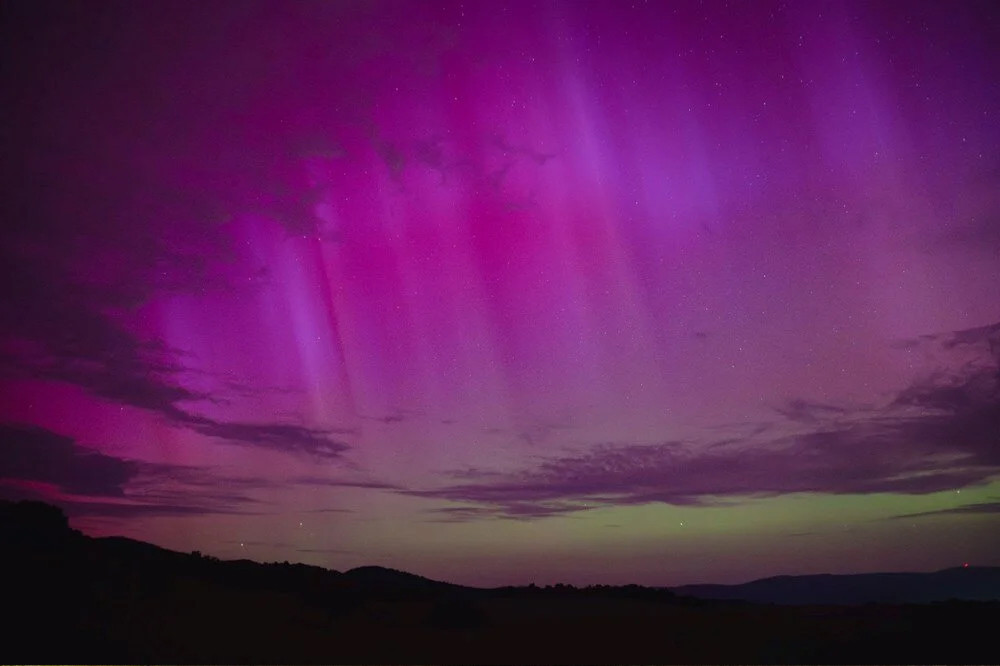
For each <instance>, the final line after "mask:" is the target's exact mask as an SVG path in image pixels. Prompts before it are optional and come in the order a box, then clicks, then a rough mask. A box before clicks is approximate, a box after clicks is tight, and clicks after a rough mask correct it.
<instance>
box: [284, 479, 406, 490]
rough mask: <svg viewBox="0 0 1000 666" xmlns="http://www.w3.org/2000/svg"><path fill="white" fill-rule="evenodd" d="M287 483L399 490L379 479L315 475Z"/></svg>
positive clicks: (395, 486)
mask: <svg viewBox="0 0 1000 666" xmlns="http://www.w3.org/2000/svg"><path fill="white" fill-rule="evenodd" d="M289 483H295V484H300V485H306V486H332V487H336V488H369V489H372V490H399V489H400V486H397V485H394V484H391V483H381V482H379V481H364V480H351V479H326V478H323V477H317V476H303V477H298V478H295V479H291V480H290V481H289Z"/></svg>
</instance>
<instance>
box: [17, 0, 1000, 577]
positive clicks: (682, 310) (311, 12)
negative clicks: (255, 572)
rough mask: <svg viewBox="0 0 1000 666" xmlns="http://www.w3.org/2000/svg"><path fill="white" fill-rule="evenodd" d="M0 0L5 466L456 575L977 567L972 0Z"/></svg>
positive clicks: (977, 152)
mask: <svg viewBox="0 0 1000 666" xmlns="http://www.w3.org/2000/svg"><path fill="white" fill-rule="evenodd" d="M0 14H2V23H3V39H2V40H0V48H2V49H3V53H2V54H0V72H2V81H3V83H2V85H0V95H2V96H3V97H2V101H0V114H2V122H0V128H2V129H0V131H2V133H3V139H2V146H3V154H4V158H3V160H2V165H3V188H4V189H3V232H2V246H0V248H2V249H0V267H2V268H0V270H2V275H3V281H2V285H3V286H2V290H3V292H2V296H3V297H2V299H0V382H2V383H0V396H2V399H0V424H2V425H0V496H2V497H6V498H22V497H31V498H40V499H45V500H47V501H51V502H54V503H57V504H59V505H61V506H63V507H64V508H65V509H66V511H67V513H68V514H69V515H70V517H71V520H72V523H73V525H74V526H75V527H77V528H79V529H81V530H83V531H85V532H87V533H89V534H95V535H104V534H123V535H126V536H130V537H133V538H138V539H143V540H147V541H151V542H153V543H156V544H159V545H162V546H165V547H168V548H174V549H177V550H183V551H191V550H200V551H202V552H205V553H210V554H213V555H216V556H220V557H225V558H238V557H247V558H251V559H255V560H261V561H264V560H289V561H302V562H307V563H311V564H318V565H322V566H327V567H330V568H335V569H345V568H350V567H353V566H358V565H363V564H379V565H384V566H389V567H393V568H397V569H404V570H407V571H412V572H414V573H418V574H421V575H425V576H429V577H432V578H438V579H442V580H448V581H452V582H458V583H464V584H471V585H499V584H526V583H529V582H532V581H534V582H537V583H539V584H542V583H552V582H567V583H574V584H589V583H641V584H649V585H670V584H682V583H693V582H735V581H743V580H749V579H751V578H754V577H761V576H766V575H774V574H794V573H818V572H831V573H834V572H835V573H850V572H862V571H892V570H933V569H939V568H944V567H948V566H956V565H959V564H961V563H963V562H974V563H976V564H980V565H1000V547H998V546H1000V540H998V539H997V537H996V535H997V534H1000V529H998V528H1000V286H998V285H1000V49H998V47H997V45H998V44H1000V12H998V11H997V10H996V8H995V7H994V6H993V3H990V2H959V3H945V2H901V3H889V2H746V3H742V2H731V3H724V2H705V3H696V2H677V3H672V2H650V3H644V2H634V3H629V2H621V3H619V2H564V3H556V2H540V3H528V2H512V3H494V2H465V3H459V2H444V3H414V2H372V3H368V2H326V3H314V2H298V3H285V2H274V3H272V2H218V1H215V2H206V3H167V2H141V3H133V2H101V3H96V2H95V3H78V2H64V3H52V2H5V3H4V4H3V6H2V8H0Z"/></svg>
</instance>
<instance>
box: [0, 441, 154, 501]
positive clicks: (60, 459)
mask: <svg viewBox="0 0 1000 666" xmlns="http://www.w3.org/2000/svg"><path fill="white" fill-rule="evenodd" d="M139 467H140V466H139V464H138V463H136V462H133V461H129V460H123V459H121V458H115V457H112V456H107V455H104V454H102V453H98V452H97V451H92V450H89V449H86V448H83V447H81V446H78V445H77V444H76V442H74V441H73V440H72V439H70V438H68V437H63V436H62V435H58V434H56V433H54V432H51V431H49V430H44V429H42V428H34V427H30V426H23V427H22V426H12V425H0V479H6V480H17V481H32V482H40V483H47V484H52V485H55V486H58V487H59V488H61V489H62V490H63V491H64V492H66V493H72V494H76V495H92V496H105V497H121V496H123V495H124V487H125V485H126V484H127V483H128V482H129V480H131V479H132V478H133V477H134V476H136V475H137V474H138V473H139Z"/></svg>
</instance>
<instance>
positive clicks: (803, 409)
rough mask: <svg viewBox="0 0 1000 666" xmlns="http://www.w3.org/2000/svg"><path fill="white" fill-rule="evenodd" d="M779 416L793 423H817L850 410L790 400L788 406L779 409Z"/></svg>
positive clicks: (806, 401)
mask: <svg viewBox="0 0 1000 666" xmlns="http://www.w3.org/2000/svg"><path fill="white" fill-rule="evenodd" d="M776 411H777V412H778V413H779V414H781V415H782V416H784V417H785V418H787V419H789V420H791V421H802V422H808V423H815V422H817V421H822V420H825V419H827V418H829V417H830V416H833V415H837V414H844V413H847V412H848V410H847V409H845V408H843V407H838V406H836V405H827V404H822V403H818V402H809V401H808V400H801V399H798V400H790V401H788V403H787V404H785V405H783V406H781V407H779V408H777V410H776Z"/></svg>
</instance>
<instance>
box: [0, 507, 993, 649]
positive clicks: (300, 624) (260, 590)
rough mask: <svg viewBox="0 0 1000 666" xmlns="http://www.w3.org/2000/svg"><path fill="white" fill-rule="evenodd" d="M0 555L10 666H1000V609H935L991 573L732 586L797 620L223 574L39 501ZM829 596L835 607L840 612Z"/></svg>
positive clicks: (212, 561)
mask: <svg viewBox="0 0 1000 666" xmlns="http://www.w3.org/2000/svg"><path fill="white" fill-rule="evenodd" d="M0 544H2V549H0V577H2V581H0V582H2V589H3V590H4V600H5V601H6V604H5V606H6V608H8V609H10V610H12V611H13V612H11V613H8V616H9V619H7V620H6V621H4V622H3V623H2V624H0V627H2V628H0V661H3V662H7V663H12V662H30V663H134V662H143V663H208V662H217V663H345V662H346V663H490V664H492V663H620V662H646V663H648V662H655V663H671V662H674V663H677V662H682V663H721V662H742V663H829V662H838V663H858V662H879V663H997V662H998V661H1000V650H998V648H997V642H996V641H995V636H994V634H995V627H996V626H1000V603H998V602H997V601H973V600H951V601H940V600H938V599H940V598H941V597H942V595H944V596H947V595H949V594H952V595H953V596H956V595H957V596H960V595H962V594H968V595H971V594H976V593H977V592H976V591H975V589H973V587H974V586H975V585H979V583H975V584H973V583H970V581H987V580H994V581H995V576H996V570H995V569H974V568H971V567H970V569H969V570H963V571H955V570H947V571H943V572H938V573H937V574H874V575H871V576H860V577H855V576H846V577H843V576H830V577H822V576H820V577H779V578H775V579H765V580H763V581H755V582H754V583H750V584H747V585H744V586H729V587H728V588H726V589H728V590H729V592H728V594H732V593H733V592H734V591H735V592H736V593H739V594H741V595H744V597H746V596H748V595H750V594H751V593H753V594H756V595H758V596H757V597H755V598H754V600H756V601H761V600H766V601H773V600H774V599H779V598H780V601H779V603H781V604H789V603H792V601H791V600H793V599H795V598H801V599H808V602H809V603H808V605H794V606H793V605H776V604H771V603H768V604H762V603H751V602H750V601H746V600H735V601H733V600H711V599H696V598H694V597H692V596H685V595H683V594H678V593H677V592H678V591H680V592H685V593H694V592H697V593H698V594H702V595H704V596H710V595H711V594H722V593H723V592H725V590H724V589H723V588H725V586H688V587H684V588H678V590H673V591H672V590H667V589H657V588H648V587H642V586H638V585H628V586H591V587H586V588H577V587H573V586H569V585H554V586H547V587H536V586H534V585H529V586H526V587H504V588H496V589H479V588H470V587H463V586H460V585H454V584H451V583H446V582H440V581H433V580H429V579H427V578H423V577H421V576H416V575H414V574H409V573H406V572H402V571H395V570H393V569H386V568H383V567H360V568H357V569H352V570H350V571H347V572H338V571H333V570H328V569H323V568H321V567H315V566H309V565H304V564H289V563H287V562H283V563H270V564H265V563H259V562H253V561H250V560H236V561H222V560H219V559H217V558H214V557H210V556H203V555H201V554H200V553H178V552H175V551H171V550H167V549H164V548H159V547H157V546H154V545H152V544H148V543H144V542H141V541H135V540H132V539H126V538H121V537H111V538H91V537H87V536H85V535H83V534H81V533H80V532H78V531H76V530H73V529H71V528H70V526H69V524H68V521H67V520H66V517H65V515H63V513H62V512H61V511H60V510H59V509H58V508H56V507H53V506H50V505H47V504H43V503H40V502H17V503H13V502H0ZM872 576H874V578H872ZM921 576H923V578H921ZM989 576H994V578H992V579H990V578H989ZM921 580H923V581H924V582H921ZM852 581H854V582H853V583H852ZM886 581H890V582H889V583H886ZM949 581H957V582H954V584H953V587H951V588H948V585H952V583H949ZM983 584H985V583H983ZM990 584H992V583H990ZM835 585H841V586H844V589H845V590H847V592H845V593H844V594H843V595H841V596H840V597H836V595H833V593H832V592H830V590H833V589H834V587H833V586H835ZM692 588H697V589H692ZM875 589H883V590H885V589H895V590H897V591H901V593H900V594H897V596H896V597H894V598H895V599H897V602H894V603H877V604H876V603H867V604H865V605H855V606H850V605H829V604H833V603H839V604H844V603H848V602H846V601H845V599H851V598H861V597H857V596H855V597H851V595H852V594H854V595H857V594H858V591H859V590H860V591H862V592H865V593H866V594H868V596H867V597H864V598H865V599H870V598H871V590H875ZM948 589H951V590H954V592H948ZM983 589H986V592H985V593H983V594H990V592H989V590H990V589H995V588H990V587H986V588H983ZM747 590H749V592H747ZM907 590H909V591H911V592H912V591H914V590H916V592H915V593H914V594H915V595H916V596H917V597H920V595H923V594H925V593H926V591H927V590H931V591H934V595H932V596H933V599H931V602H930V603H922V604H915V603H901V602H900V601H901V600H904V599H907V600H909V599H912V598H913V596H914V594H910V595H909V596H907V595H906V594H903V593H902V592H906V591H907ZM768 594H770V595H771V597H769V598H767V599H765V597H766V596H767V595H768ZM795 595H799V597H796V596H795ZM824 595H825V596H824ZM862 596H864V595H862ZM981 596H982V595H981ZM817 599H825V601H824V603H822V604H820V603H816V600H817Z"/></svg>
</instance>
